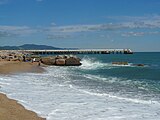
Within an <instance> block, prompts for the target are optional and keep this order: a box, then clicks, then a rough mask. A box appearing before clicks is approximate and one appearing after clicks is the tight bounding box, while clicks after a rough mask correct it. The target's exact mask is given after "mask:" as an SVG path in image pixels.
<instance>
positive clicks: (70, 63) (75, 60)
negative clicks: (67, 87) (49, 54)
mask: <svg viewBox="0 0 160 120" xmlns="http://www.w3.org/2000/svg"><path fill="white" fill-rule="evenodd" d="M79 65H81V63H80V59H79V58H75V57H70V58H67V59H66V66H79Z"/></svg>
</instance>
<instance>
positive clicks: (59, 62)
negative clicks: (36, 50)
mask: <svg viewBox="0 0 160 120" xmlns="http://www.w3.org/2000/svg"><path fill="white" fill-rule="evenodd" d="M55 65H58V66H64V65H66V60H65V59H56V63H55Z"/></svg>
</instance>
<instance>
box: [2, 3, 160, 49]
mask: <svg viewBox="0 0 160 120" xmlns="http://www.w3.org/2000/svg"><path fill="white" fill-rule="evenodd" d="M159 6H160V0H0V46H12V45H15V46H19V45H23V44H38V45H50V46H54V47H62V48H89V49H90V48H96V49H97V48H107V49H108V48H130V49H132V50H133V51H142V52H144V51H150V52H154V51H156V52H160V7H159Z"/></svg>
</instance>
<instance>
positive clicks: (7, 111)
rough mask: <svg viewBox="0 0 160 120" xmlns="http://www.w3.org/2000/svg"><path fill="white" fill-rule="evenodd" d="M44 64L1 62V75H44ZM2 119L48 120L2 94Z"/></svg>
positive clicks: (0, 107) (0, 104) (0, 109)
mask: <svg viewBox="0 0 160 120" xmlns="http://www.w3.org/2000/svg"><path fill="white" fill-rule="evenodd" d="M42 67H43V64H42V65H41V66H38V62H34V63H32V62H19V61H0V75H9V74H14V73H26V72H30V73H43V72H44V71H45V70H44V68H42ZM0 119H1V120H46V118H42V117H39V116H38V115H37V114H36V113H35V112H34V111H31V110H27V109H26V108H25V107H24V106H23V105H21V104H20V103H18V101H17V100H14V99H10V98H8V97H7V95H6V94H4V93H1V92H0Z"/></svg>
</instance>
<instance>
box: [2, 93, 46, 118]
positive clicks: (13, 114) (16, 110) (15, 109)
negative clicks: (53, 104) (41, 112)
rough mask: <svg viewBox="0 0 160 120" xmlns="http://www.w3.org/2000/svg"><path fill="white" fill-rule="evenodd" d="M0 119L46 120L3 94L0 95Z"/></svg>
mask: <svg viewBox="0 0 160 120" xmlns="http://www.w3.org/2000/svg"><path fill="white" fill-rule="evenodd" d="M0 118H1V120H46V118H42V117H39V116H38V115H37V114H36V113H35V112H33V111H31V110H27V109H26V108H25V107H24V106H22V105H21V104H19V103H18V102H17V101H16V100H13V99H10V98H8V97H7V96H6V95H5V94H3V93H0Z"/></svg>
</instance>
